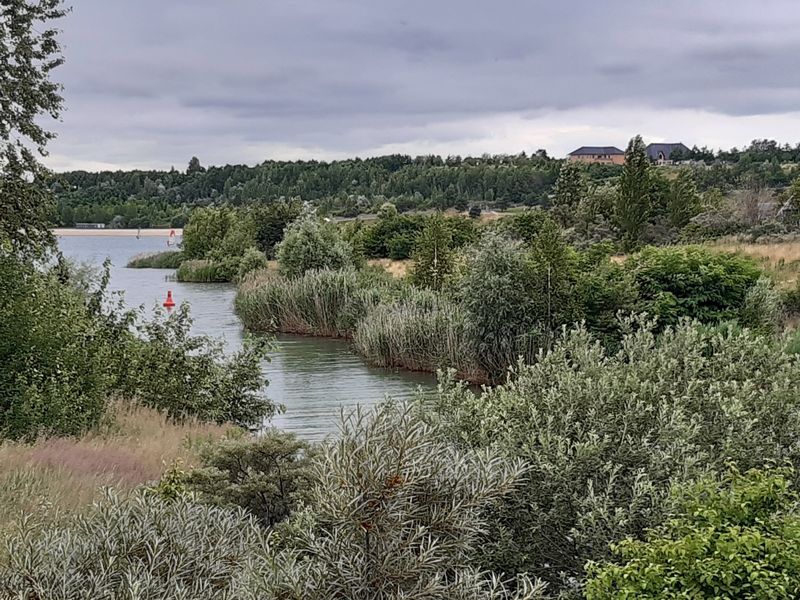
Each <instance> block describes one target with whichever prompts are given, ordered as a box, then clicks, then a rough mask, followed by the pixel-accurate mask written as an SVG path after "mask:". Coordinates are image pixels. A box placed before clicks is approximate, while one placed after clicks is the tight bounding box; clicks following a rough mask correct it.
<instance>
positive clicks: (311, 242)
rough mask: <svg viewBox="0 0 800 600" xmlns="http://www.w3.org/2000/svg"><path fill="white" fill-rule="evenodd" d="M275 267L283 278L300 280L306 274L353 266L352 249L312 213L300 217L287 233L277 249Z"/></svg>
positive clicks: (335, 230)
mask: <svg viewBox="0 0 800 600" xmlns="http://www.w3.org/2000/svg"><path fill="white" fill-rule="evenodd" d="M276 256H277V259H278V267H279V269H280V272H281V274H282V275H284V276H285V277H300V276H301V275H303V274H304V273H305V272H306V271H312V270H320V269H342V268H345V267H351V266H354V265H355V264H356V259H355V256H354V253H353V248H352V247H351V246H350V245H349V244H348V243H347V242H345V241H344V240H343V239H342V238H341V236H340V235H339V232H338V231H337V229H336V227H335V226H334V225H332V224H330V223H324V222H323V221H321V220H320V219H318V218H317V217H316V216H314V215H313V214H306V215H303V216H301V217H300V218H299V219H297V220H296V221H295V222H293V223H292V224H291V225H290V226H289V228H288V229H287V230H286V235H285V236H284V238H283V241H282V242H281V243H280V244H278V246H277V250H276Z"/></svg>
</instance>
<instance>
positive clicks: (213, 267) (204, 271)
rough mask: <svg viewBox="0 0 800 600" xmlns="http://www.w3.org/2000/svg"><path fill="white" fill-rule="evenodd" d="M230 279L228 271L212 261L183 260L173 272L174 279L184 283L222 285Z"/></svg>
mask: <svg viewBox="0 0 800 600" xmlns="http://www.w3.org/2000/svg"><path fill="white" fill-rule="evenodd" d="M231 277H232V276H231V274H230V272H229V270H228V269H226V268H225V267H224V266H223V265H222V264H220V263H218V262H215V261H213V260H185V261H183V262H182V263H181V265H180V266H179V267H178V270H177V271H176V272H175V279H177V280H178V281H181V282H185V283H224V282H228V281H231Z"/></svg>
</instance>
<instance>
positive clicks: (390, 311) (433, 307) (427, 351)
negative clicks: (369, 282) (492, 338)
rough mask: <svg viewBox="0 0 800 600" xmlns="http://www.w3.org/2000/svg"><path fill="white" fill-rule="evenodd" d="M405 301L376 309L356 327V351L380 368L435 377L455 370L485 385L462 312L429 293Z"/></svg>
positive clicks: (411, 292)
mask: <svg viewBox="0 0 800 600" xmlns="http://www.w3.org/2000/svg"><path fill="white" fill-rule="evenodd" d="M403 296H404V297H402V298H400V299H398V300H397V301H395V302H392V303H389V304H383V305H380V306H377V307H375V308H373V309H372V310H371V311H370V312H369V313H368V314H367V315H366V317H365V318H364V319H362V320H361V321H360V322H359V323H358V326H357V327H356V330H355V333H354V335H353V344H354V346H355V349H356V351H357V352H358V353H359V354H361V355H362V356H363V357H364V358H365V360H367V361H368V362H369V363H371V364H374V365H377V366H382V367H399V368H403V369H409V370H412V371H431V372H434V371H436V370H437V369H439V368H453V369H455V370H456V371H457V372H458V375H459V377H461V378H463V379H468V380H470V381H475V382H480V381H485V380H486V374H485V373H484V372H483V371H482V370H481V369H480V368H478V366H477V365H478V361H477V358H476V353H475V343H474V339H475V338H474V333H473V330H472V328H471V327H470V324H469V321H468V319H467V317H466V314H465V313H464V311H463V310H462V309H461V308H460V307H459V306H457V305H455V304H453V303H451V302H449V301H447V300H446V299H444V298H442V297H441V296H440V295H439V294H436V293H434V292H430V291H423V290H416V289H413V288H412V289H410V290H409V291H408V292H407V293H406V294H404V295H403Z"/></svg>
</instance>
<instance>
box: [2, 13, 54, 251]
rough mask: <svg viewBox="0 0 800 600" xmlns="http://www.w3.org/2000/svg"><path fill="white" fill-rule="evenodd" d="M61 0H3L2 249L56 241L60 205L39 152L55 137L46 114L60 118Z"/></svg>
mask: <svg viewBox="0 0 800 600" xmlns="http://www.w3.org/2000/svg"><path fill="white" fill-rule="evenodd" d="M65 13H66V9H64V8H63V6H62V4H61V0H35V1H31V0H3V2H2V4H0V252H9V251H11V252H21V253H32V252H33V253H39V252H42V251H43V250H44V249H45V248H47V247H49V246H50V244H51V243H52V241H53V240H52V235H51V234H50V232H49V229H48V225H47V218H48V216H49V215H50V214H51V211H53V210H55V207H54V205H53V203H52V200H51V197H50V195H49V194H48V193H46V192H44V191H43V187H42V186H41V185H38V183H39V180H40V178H41V177H42V175H43V174H44V168H43V167H42V165H41V164H40V163H39V157H41V156H46V154H47V151H46V149H45V147H46V145H47V143H48V142H49V141H50V140H51V139H53V138H54V137H55V134H54V133H53V132H51V131H48V130H47V129H46V128H45V127H44V126H43V125H42V124H41V120H40V117H42V116H49V117H51V118H53V119H57V118H58V117H59V115H60V112H61V108H62V104H63V99H62V97H61V86H60V85H59V84H57V83H54V82H53V81H51V80H50V75H51V72H52V71H53V69H55V68H56V67H58V66H59V65H61V64H62V63H63V62H64V59H63V57H62V55H61V48H60V45H59V42H58V38H57V35H58V30H56V29H54V28H52V27H51V26H50V23H51V22H52V21H53V20H55V19H58V18H60V17H62V16H64V14H65Z"/></svg>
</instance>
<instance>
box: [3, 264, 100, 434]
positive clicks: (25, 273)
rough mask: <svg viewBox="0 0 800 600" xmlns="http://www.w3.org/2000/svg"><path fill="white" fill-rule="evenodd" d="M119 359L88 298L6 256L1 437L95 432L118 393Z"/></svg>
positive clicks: (50, 276) (78, 291) (55, 274)
mask: <svg viewBox="0 0 800 600" xmlns="http://www.w3.org/2000/svg"><path fill="white" fill-rule="evenodd" d="M113 351H114V348H113V347H112V346H110V345H109V341H108V332H107V331H106V329H105V328H104V326H103V323H102V322H101V321H99V320H98V319H97V318H95V316H94V315H93V314H92V312H91V311H90V310H89V307H88V306H87V303H86V291H85V290H81V289H77V288H75V287H72V286H70V285H66V284H64V283H62V282H61V281H59V279H58V276H57V273H55V272H42V271H40V270H38V269H37V268H35V267H33V266H32V265H29V264H25V263H21V262H18V261H17V260H16V259H14V258H9V257H1V256H0V365H2V366H1V367H0V437H10V438H15V439H16V438H26V439H30V438H34V437H36V436H37V435H39V434H54V435H77V434H80V433H82V432H83V431H85V430H87V429H89V428H91V427H92V426H93V425H95V424H96V423H97V422H98V421H99V420H100V418H101V417H102V415H103V413H104V412H105V409H106V404H107V402H108V401H109V395H110V394H111V393H112V392H111V390H112V386H113V380H114V373H113V372H112V370H111V369H110V367H109V363H110V357H111V355H112V352H113Z"/></svg>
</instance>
